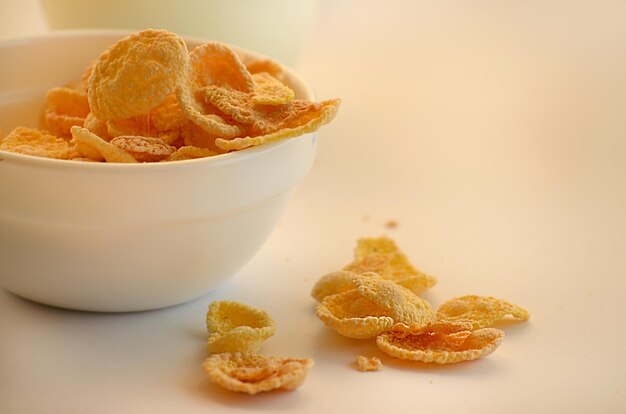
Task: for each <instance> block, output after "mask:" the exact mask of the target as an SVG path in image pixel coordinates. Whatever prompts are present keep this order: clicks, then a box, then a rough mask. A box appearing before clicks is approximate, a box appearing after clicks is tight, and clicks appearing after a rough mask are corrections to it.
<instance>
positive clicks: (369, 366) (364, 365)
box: [356, 355, 383, 372]
mask: <svg viewBox="0 0 626 414" xmlns="http://www.w3.org/2000/svg"><path fill="white" fill-rule="evenodd" d="M356 367H357V369H358V370H359V371H361V372H372V371H380V370H381V369H382V368H383V363H382V362H381V360H380V359H379V358H377V357H366V356H364V355H357V357H356Z"/></svg>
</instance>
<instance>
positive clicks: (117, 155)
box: [71, 126, 137, 163]
mask: <svg viewBox="0 0 626 414" xmlns="http://www.w3.org/2000/svg"><path fill="white" fill-rule="evenodd" d="M71 132H72V137H74V139H73V141H74V142H75V144H76V149H77V150H78V152H80V153H81V154H82V155H83V156H85V157H86V158H90V159H93V160H94V161H100V160H101V159H104V160H106V162H128V163H135V162H137V160H135V158H134V157H133V156H132V155H130V154H129V153H128V152H126V151H124V150H123V149H121V148H118V147H116V146H115V145H113V144H111V143H110V142H107V141H105V140H103V139H102V138H100V137H99V136H97V135H96V134H94V133H93V132H91V131H89V130H88V129H86V128H81V127H78V126H75V127H72V130H71Z"/></svg>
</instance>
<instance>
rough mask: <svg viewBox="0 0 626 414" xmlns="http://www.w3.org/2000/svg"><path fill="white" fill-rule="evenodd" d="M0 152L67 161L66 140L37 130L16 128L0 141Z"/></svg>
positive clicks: (67, 144)
mask: <svg viewBox="0 0 626 414" xmlns="http://www.w3.org/2000/svg"><path fill="white" fill-rule="evenodd" d="M0 150H2V151H9V152H16V153H19V154H26V155H33V156H36V157H46V158H57V159H61V160H64V159H68V158H69V155H70V146H69V143H68V142H67V140H65V139H63V138H60V137H57V136H55V135H52V134H49V133H47V132H45V131H41V130H38V129H32V128H25V127H17V128H15V129H14V130H13V131H11V132H9V133H8V134H7V136H6V137H4V138H3V139H2V141H0Z"/></svg>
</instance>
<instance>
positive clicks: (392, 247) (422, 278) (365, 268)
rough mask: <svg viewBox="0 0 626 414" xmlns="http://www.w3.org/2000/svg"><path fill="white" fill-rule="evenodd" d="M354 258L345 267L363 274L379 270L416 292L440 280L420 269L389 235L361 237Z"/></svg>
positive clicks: (383, 274) (384, 275)
mask: <svg viewBox="0 0 626 414" xmlns="http://www.w3.org/2000/svg"><path fill="white" fill-rule="evenodd" d="M354 255H355V260H354V261H353V262H352V263H350V264H349V265H347V266H345V267H344V269H343V270H347V271H351V272H355V273H362V272H376V273H378V274H380V275H381V276H382V277H384V278H385V279H389V280H391V281H393V282H395V283H397V284H399V285H401V286H404V287H405V288H407V289H409V290H411V291H412V292H414V293H418V292H421V291H424V290H426V289H428V288H431V287H432V286H434V285H435V284H436V283H437V279H436V278H434V277H433V276H431V275H429V274H426V273H424V272H422V271H420V270H417V269H416V268H415V267H413V265H412V264H411V263H410V262H409V260H408V258H407V257H406V255H405V254H404V253H402V252H401V251H400V250H399V249H398V247H397V246H396V243H395V242H394V241H393V240H391V239H389V238H387V237H378V238H364V239H360V240H359V241H358V243H357V247H356V248H355V250H354Z"/></svg>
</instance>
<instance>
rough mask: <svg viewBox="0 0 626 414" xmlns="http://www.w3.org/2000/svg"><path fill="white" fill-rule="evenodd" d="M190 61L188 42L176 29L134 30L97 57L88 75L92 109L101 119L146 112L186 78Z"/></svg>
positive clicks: (122, 117)
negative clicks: (176, 33) (174, 30)
mask: <svg viewBox="0 0 626 414" xmlns="http://www.w3.org/2000/svg"><path fill="white" fill-rule="evenodd" d="M188 65H189V54H188V52H187V46H186V45H185V42H184V41H183V40H182V39H181V38H180V37H178V36H176V35H175V34H174V33H171V32H168V31H166V30H154V29H147V30H143V31H140V32H137V33H132V34H130V35H128V36H126V37H124V38H123V39H120V40H119V41H118V42H116V43H115V44H113V45H112V46H111V47H109V48H108V49H107V50H106V51H104V53H102V55H100V57H99V58H98V60H97V61H96V64H95V66H94V69H93V73H92V75H91V76H90V77H89V80H90V83H89V88H88V98H89V106H90V107H91V111H92V112H93V113H94V114H95V116H97V117H98V118H100V119H102V120H117V119H127V118H131V117H134V116H138V115H142V114H146V113H148V112H149V111H150V110H151V109H152V108H154V107H156V106H157V105H159V104H160V103H161V102H163V101H164V100H165V98H166V97H167V96H168V95H169V94H170V93H172V92H174V91H175V90H176V89H177V88H178V87H179V86H180V85H181V84H182V83H183V82H184V81H185V78H186V76H187V73H188Z"/></svg>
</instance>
